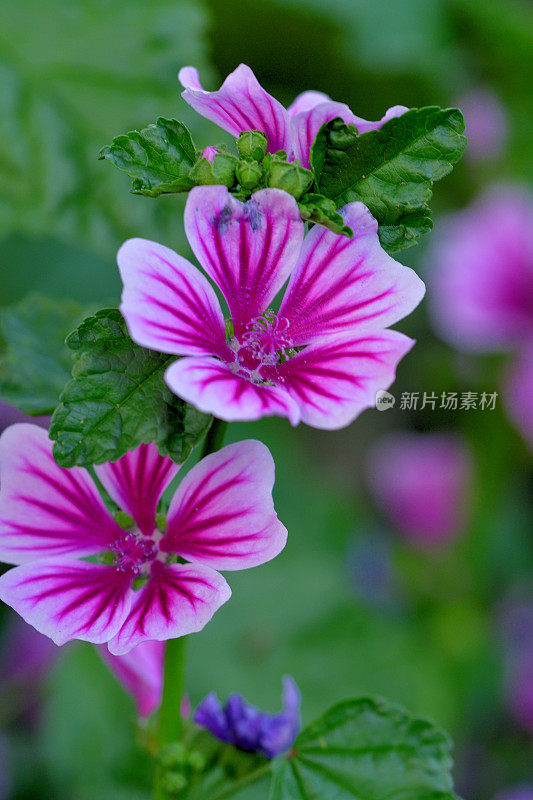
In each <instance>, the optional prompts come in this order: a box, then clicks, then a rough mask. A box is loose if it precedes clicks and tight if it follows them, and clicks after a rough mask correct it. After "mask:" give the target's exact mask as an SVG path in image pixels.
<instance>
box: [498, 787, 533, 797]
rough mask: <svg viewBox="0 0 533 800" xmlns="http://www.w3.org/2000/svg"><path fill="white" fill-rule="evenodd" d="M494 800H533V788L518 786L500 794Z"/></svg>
mask: <svg viewBox="0 0 533 800" xmlns="http://www.w3.org/2000/svg"><path fill="white" fill-rule="evenodd" d="M494 800H533V786H517V787H515V788H514V789H506V790H504V791H503V792H500V793H499V794H498V795H497V796H496V797H495V798H494Z"/></svg>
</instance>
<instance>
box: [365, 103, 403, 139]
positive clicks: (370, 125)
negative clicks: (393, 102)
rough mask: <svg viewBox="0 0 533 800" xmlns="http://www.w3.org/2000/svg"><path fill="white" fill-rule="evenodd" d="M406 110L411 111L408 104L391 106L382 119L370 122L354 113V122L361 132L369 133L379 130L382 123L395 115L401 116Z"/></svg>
mask: <svg viewBox="0 0 533 800" xmlns="http://www.w3.org/2000/svg"><path fill="white" fill-rule="evenodd" d="M406 111H409V109H408V108H407V106H391V107H390V108H388V109H387V110H386V112H385V113H384V115H383V116H382V117H381V119H378V120H377V121H376V122H369V121H368V120H366V119H363V118H362V117H356V116H355V115H354V118H353V123H354V125H355V126H356V128H357V130H358V131H359V133H367V132H368V131H377V130H378V128H381V126H382V125H385V123H386V122H388V121H389V120H390V119H393V118H394V117H401V116H402V114H405V112H406Z"/></svg>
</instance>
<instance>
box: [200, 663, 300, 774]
mask: <svg viewBox="0 0 533 800" xmlns="http://www.w3.org/2000/svg"><path fill="white" fill-rule="evenodd" d="M194 721H195V722H196V724H197V725H200V726H201V727H203V728H207V730H208V731H210V732H211V733H212V734H213V736H216V738H217V739H220V741H222V742H227V743H228V744H232V745H234V746H235V747H237V748H239V750H246V751H247V752H251V753H261V754H262V755H264V756H266V758H275V757H276V756H279V755H281V754H282V753H286V752H287V750H289V749H290V748H291V747H292V745H293V744H294V740H295V739H296V737H297V735H298V733H299V732H300V691H299V689H298V687H297V685H296V683H295V681H294V680H293V679H292V678H291V677H290V676H289V675H286V676H285V677H284V679H283V711H281V712H279V713H278V714H267V713H266V712H264V711H259V709H257V708H255V706H252V705H250V704H249V703H247V702H246V700H244V699H243V698H242V697H241V695H239V694H232V695H231V696H230V697H229V698H228V700H227V702H226V704H225V705H224V706H222V705H221V703H220V700H219V699H218V697H217V695H216V694H215V693H214V692H211V694H208V695H207V697H206V698H205V699H204V700H202V702H201V703H200V705H199V706H198V708H197V709H196V711H195V712H194Z"/></svg>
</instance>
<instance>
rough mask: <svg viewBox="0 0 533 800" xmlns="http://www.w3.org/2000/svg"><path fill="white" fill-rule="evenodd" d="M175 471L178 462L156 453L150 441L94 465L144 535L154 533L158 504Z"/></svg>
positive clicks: (103, 481)
mask: <svg viewBox="0 0 533 800" xmlns="http://www.w3.org/2000/svg"><path fill="white" fill-rule="evenodd" d="M178 470H179V465H178V464H175V463H174V462H173V461H172V460H171V459H170V458H167V457H166V456H161V455H159V451H158V449H157V447H156V445H155V444H154V443H153V442H152V443H150V444H141V445H140V446H139V447H137V448H136V449H135V450H132V451H130V452H129V453H126V455H125V456H122V458H119V459H118V461H113V462H108V463H107V464H101V465H100V466H95V467H94V471H95V472H96V474H97V475H98V478H99V479H100V480H101V482H102V484H103V485H104V487H105V488H106V489H107V491H108V492H109V494H110V495H111V497H112V498H113V500H114V501H115V503H116V504H117V505H118V506H120V508H122V510H123V511H127V513H128V514H130V516H132V517H133V519H134V520H135V522H136V523H137V525H138V526H139V528H140V530H141V532H142V533H144V535H145V536H151V535H152V533H153V532H154V528H155V514H156V510H157V504H158V503H159V500H160V499H161V495H162V494H163V492H164V491H165V489H166V488H167V486H168V485H169V483H170V481H171V480H172V479H173V478H174V476H175V475H176V474H177V472H178Z"/></svg>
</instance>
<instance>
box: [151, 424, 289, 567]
mask: <svg viewBox="0 0 533 800" xmlns="http://www.w3.org/2000/svg"><path fill="white" fill-rule="evenodd" d="M273 486H274V461H273V459H272V456H271V455H270V451H269V450H268V448H267V447H265V445H264V444H262V443H261V442H257V441H255V440H252V439H250V440H248V441H243V442H238V443H237V444H230V445H228V446H227V447H224V448H222V450H219V451H218V452H217V453H212V454H211V455H209V456H207V457H206V458H203V459H202V460H201V461H200V462H199V463H198V464H196V466H195V467H193V468H192V470H191V471H190V472H189V473H188V475H186V476H185V478H184V479H183V481H182V482H181V484H180V485H179V487H178V490H177V492H176V494H175V495H174V497H173V499H172V501H171V503H170V508H169V510H168V516H167V532H166V534H165V536H164V537H163V538H162V539H161V541H160V543H159V546H160V548H161V550H163V552H167V553H177V554H178V555H180V556H182V557H183V558H186V559H187V560H188V561H192V562H194V563H197V564H207V565H208V566H210V567H213V568H214V569H222V570H224V569H247V568H249V567H255V566H257V565H258V564H263V563H264V562H265V561H270V559H272V558H274V557H275V556H277V555H278V553H280V552H281V550H283V548H284V547H285V543H286V541H287V530H286V528H285V527H284V525H282V524H281V522H280V521H279V519H278V517H277V514H276V512H275V510H274V501H273V499H272V487H273Z"/></svg>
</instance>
